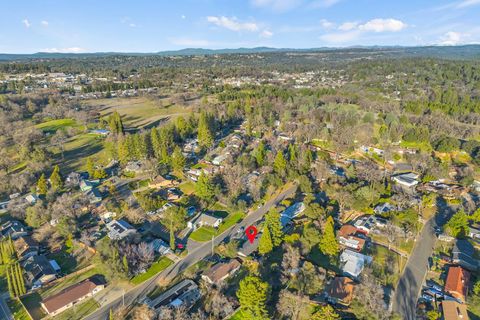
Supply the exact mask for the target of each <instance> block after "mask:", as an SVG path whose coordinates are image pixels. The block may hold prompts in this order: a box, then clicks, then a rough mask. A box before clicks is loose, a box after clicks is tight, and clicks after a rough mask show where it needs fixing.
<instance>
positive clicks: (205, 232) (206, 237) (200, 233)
mask: <svg viewBox="0 0 480 320" xmlns="http://www.w3.org/2000/svg"><path fill="white" fill-rule="evenodd" d="M243 217H244V214H243V213H242V212H236V213H231V214H229V215H228V216H227V217H226V218H225V219H224V220H223V222H222V224H221V225H220V226H219V227H218V229H215V228H212V227H208V226H204V227H200V228H198V229H197V230H195V231H193V232H192V233H191V234H190V238H191V239H192V240H195V241H198V242H206V241H210V240H212V236H216V235H218V234H221V233H222V232H224V231H225V230H227V229H228V228H230V227H231V226H233V225H234V224H236V223H237V222H239V221H241V220H242V219H243Z"/></svg>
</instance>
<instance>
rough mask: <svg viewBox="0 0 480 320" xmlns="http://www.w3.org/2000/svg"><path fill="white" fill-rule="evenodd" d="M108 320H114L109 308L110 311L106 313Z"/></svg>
mask: <svg viewBox="0 0 480 320" xmlns="http://www.w3.org/2000/svg"><path fill="white" fill-rule="evenodd" d="M108 320H114V319H113V311H112V309H110V312H109V313H108Z"/></svg>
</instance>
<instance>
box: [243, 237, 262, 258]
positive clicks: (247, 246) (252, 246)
mask: <svg viewBox="0 0 480 320" xmlns="http://www.w3.org/2000/svg"><path fill="white" fill-rule="evenodd" d="M261 236H262V233H261V232H259V233H257V235H256V236H255V239H253V242H252V243H250V241H244V242H243V244H242V246H241V247H240V248H239V249H238V251H237V255H238V256H239V257H240V258H246V257H248V256H249V255H251V254H252V253H253V252H255V250H257V248H258V243H259V239H260V237H261Z"/></svg>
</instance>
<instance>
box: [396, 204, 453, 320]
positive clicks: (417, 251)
mask: <svg viewBox="0 0 480 320" xmlns="http://www.w3.org/2000/svg"><path fill="white" fill-rule="evenodd" d="M452 214H453V210H452V209H451V208H449V207H448V206H447V205H446V204H445V203H439V204H438V213H437V215H435V216H434V217H433V218H431V219H430V220H428V221H427V222H426V223H425V225H424V227H423V229H422V231H421V233H420V236H419V237H418V238H417V241H416V246H415V248H414V249H413V252H412V254H411V255H410V258H409V259H408V261H407V265H406V267H405V270H404V271H403V274H402V276H401V278H400V281H399V282H398V286H397V288H396V291H395V296H394V299H393V311H395V312H398V313H399V314H400V315H401V316H402V319H405V320H415V319H416V307H417V300H418V296H419V295H420V291H421V289H422V286H423V282H424V280H425V276H426V274H427V271H428V258H429V257H430V256H431V255H432V253H433V249H434V247H435V242H436V241H437V237H436V236H435V231H434V227H436V226H440V227H441V226H443V225H444V224H445V223H446V222H447V221H448V219H449V217H450V216H451V215H452Z"/></svg>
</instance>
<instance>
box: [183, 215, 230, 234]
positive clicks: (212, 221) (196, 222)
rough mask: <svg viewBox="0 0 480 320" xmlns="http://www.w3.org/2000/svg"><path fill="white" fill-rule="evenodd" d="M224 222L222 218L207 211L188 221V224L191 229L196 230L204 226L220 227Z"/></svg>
mask: <svg viewBox="0 0 480 320" xmlns="http://www.w3.org/2000/svg"><path fill="white" fill-rule="evenodd" d="M222 222H223V219H222V218H217V217H214V216H211V215H209V214H206V213H201V214H199V215H197V217H195V218H193V219H192V220H191V221H188V223H187V225H188V227H189V228H190V229H193V230H195V229H198V228H200V227H203V226H209V227H213V228H218V227H219V226H220V224H221V223H222Z"/></svg>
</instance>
